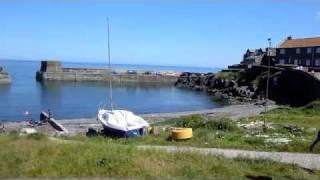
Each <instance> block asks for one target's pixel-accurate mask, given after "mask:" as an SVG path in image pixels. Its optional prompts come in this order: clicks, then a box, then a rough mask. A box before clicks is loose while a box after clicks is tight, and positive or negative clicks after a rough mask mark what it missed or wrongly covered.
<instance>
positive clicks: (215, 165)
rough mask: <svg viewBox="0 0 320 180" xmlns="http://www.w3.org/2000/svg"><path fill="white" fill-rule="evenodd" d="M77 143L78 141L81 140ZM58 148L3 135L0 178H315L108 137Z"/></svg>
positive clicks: (289, 168) (38, 139)
mask: <svg viewBox="0 0 320 180" xmlns="http://www.w3.org/2000/svg"><path fill="white" fill-rule="evenodd" d="M77 138H78V139H77ZM74 139H76V140H73V141H71V142H70V143H65V142H64V143H59V141H52V140H50V139H48V138H46V137H43V136H41V135H36V136H29V137H18V136H16V135H8V136H0V143H1V148H0V159H1V161H0V177H69V176H73V177H88V176H94V177H102V176H103V177H131V178H132V177H137V178H138V177H139V178H142V177H143V178H145V179H154V177H158V178H169V177H178V178H181V179H185V178H206V177H207V178H212V177H216V178H219V179H220V178H224V179H225V178H228V179H229V178H231V177H233V178H234V177H237V179H239V178H244V177H246V176H273V177H283V178H288V179H317V177H319V175H320V173H319V172H318V171H315V172H309V171H306V170H304V169H301V168H298V167H296V166H293V165H285V164H280V163H275V162H272V161H266V160H247V159H239V158H238V159H235V160H230V159H225V158H222V157H210V158H208V157H207V156H202V155H196V154H188V153H166V152H163V151H159V150H141V149H137V148H136V146H132V145H124V144H121V143H118V140H115V139H110V138H102V137H95V138H85V137H76V138H74Z"/></svg>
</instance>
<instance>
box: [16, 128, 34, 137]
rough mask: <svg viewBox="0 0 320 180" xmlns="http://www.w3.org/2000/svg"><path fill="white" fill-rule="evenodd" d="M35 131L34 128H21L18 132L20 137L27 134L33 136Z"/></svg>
mask: <svg viewBox="0 0 320 180" xmlns="http://www.w3.org/2000/svg"><path fill="white" fill-rule="evenodd" d="M35 133H37V130H36V129H35V128H22V129H21V130H20V135H28V134H35Z"/></svg>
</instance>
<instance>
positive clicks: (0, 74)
mask: <svg viewBox="0 0 320 180" xmlns="http://www.w3.org/2000/svg"><path fill="white" fill-rule="evenodd" d="M10 82H11V79H10V75H9V73H7V72H5V71H4V68H3V67H2V66H0V84H9V83H10Z"/></svg>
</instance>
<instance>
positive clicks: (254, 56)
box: [240, 48, 266, 64]
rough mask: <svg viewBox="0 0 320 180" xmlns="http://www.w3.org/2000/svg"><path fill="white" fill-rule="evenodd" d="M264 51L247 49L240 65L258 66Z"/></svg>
mask: <svg viewBox="0 0 320 180" xmlns="http://www.w3.org/2000/svg"><path fill="white" fill-rule="evenodd" d="M265 54H266V51H264V50H262V49H261V48H260V49H248V50H247V51H246V53H245V54H244V55H243V60H242V61H241V63H240V64H260V63H261V61H262V58H263V56H264V55H265Z"/></svg>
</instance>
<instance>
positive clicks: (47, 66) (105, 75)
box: [36, 61, 180, 84]
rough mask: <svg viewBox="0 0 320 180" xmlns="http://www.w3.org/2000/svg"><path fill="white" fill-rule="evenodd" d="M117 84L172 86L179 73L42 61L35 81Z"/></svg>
mask: <svg viewBox="0 0 320 180" xmlns="http://www.w3.org/2000/svg"><path fill="white" fill-rule="evenodd" d="M110 74H111V79H112V81H113V82H116V83H117V82H118V83H129V82H133V83H166V84H174V83H175V82H176V81H177V79H178V76H179V75H180V74H179V73H165V72H161V73H159V72H157V73H156V72H149V71H112V72H111V73H109V71H108V69H102V68H101V69H98V68H64V67H62V64H61V62H60V61H42V62H41V67H40V70H39V71H38V72H37V74H36V79H37V81H109V79H110V76H109V75H110Z"/></svg>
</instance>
